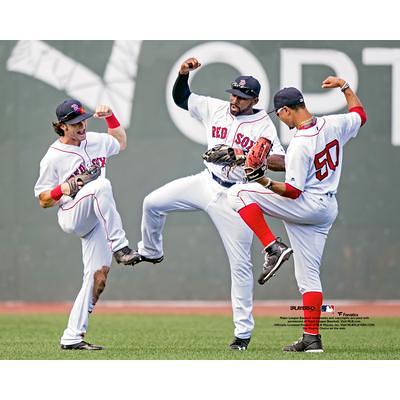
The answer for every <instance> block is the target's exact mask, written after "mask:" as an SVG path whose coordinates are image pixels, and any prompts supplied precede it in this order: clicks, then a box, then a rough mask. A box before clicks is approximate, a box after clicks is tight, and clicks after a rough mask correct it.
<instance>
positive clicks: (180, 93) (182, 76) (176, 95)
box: [172, 57, 201, 110]
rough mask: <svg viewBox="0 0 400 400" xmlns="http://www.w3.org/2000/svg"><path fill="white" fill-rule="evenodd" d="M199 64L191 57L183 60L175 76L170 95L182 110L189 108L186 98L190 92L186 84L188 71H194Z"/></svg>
mask: <svg viewBox="0 0 400 400" xmlns="http://www.w3.org/2000/svg"><path fill="white" fill-rule="evenodd" d="M200 66H201V64H200V63H199V61H198V60H197V59H196V58H193V57H192V58H188V59H187V60H185V61H184V62H183V63H182V65H181V67H180V69H179V73H178V77H177V78H176V81H175V84H174V87H173V89H172V97H173V99H174V102H175V104H176V105H177V106H178V107H180V108H183V109H184V110H188V109H189V106H188V99H189V96H190V95H191V93H192V92H191V91H190V88H189V84H188V80H189V72H190V71H194V70H195V69H197V68H199V67H200Z"/></svg>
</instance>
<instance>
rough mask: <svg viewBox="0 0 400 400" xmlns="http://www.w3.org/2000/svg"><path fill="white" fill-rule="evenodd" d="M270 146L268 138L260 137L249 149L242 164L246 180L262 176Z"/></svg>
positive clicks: (250, 180) (254, 179)
mask: <svg viewBox="0 0 400 400" xmlns="http://www.w3.org/2000/svg"><path fill="white" fill-rule="evenodd" d="M271 147H272V143H271V141H270V140H269V139H266V138H263V137H260V138H259V139H258V140H257V142H256V143H255V144H254V145H253V147H252V148H251V149H250V151H249V154H248V155H247V158H246V162H245V164H244V172H245V173H246V177H247V181H248V182H254V181H257V180H258V179H260V178H262V177H263V176H264V174H265V171H266V169H267V157H268V154H269V152H270V150H271Z"/></svg>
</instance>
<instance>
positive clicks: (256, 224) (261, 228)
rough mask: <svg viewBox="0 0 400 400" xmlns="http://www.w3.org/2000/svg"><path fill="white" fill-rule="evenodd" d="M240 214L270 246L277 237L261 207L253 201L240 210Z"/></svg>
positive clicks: (263, 242) (261, 239) (266, 244)
mask: <svg viewBox="0 0 400 400" xmlns="http://www.w3.org/2000/svg"><path fill="white" fill-rule="evenodd" d="M239 214H240V216H241V217H242V219H243V221H244V222H246V224H247V225H248V226H249V228H250V229H251V230H252V231H253V232H254V233H255V234H256V235H257V237H258V238H259V239H260V241H261V243H262V244H263V245H264V247H265V246H268V245H269V244H270V243H272V242H273V241H274V240H275V239H276V238H275V235H274V234H273V233H272V232H271V229H269V226H268V225H267V221H265V219H264V215H263V212H262V210H261V208H260V207H259V206H258V205H257V204H256V203H251V204H249V205H248V206H246V207H243V208H242V209H241V210H239Z"/></svg>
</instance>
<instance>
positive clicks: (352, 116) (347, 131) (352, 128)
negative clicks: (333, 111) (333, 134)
mask: <svg viewBox="0 0 400 400" xmlns="http://www.w3.org/2000/svg"><path fill="white" fill-rule="evenodd" d="M331 117H332V120H333V121H335V122H334V123H335V124H336V125H337V127H338V129H339V133H340V138H341V139H342V144H343V145H344V144H346V143H347V142H348V141H349V140H350V139H351V138H354V137H356V136H357V133H358V131H359V129H360V127H361V117H360V115H359V114H358V113H356V112H349V113H347V114H339V115H332V116H331Z"/></svg>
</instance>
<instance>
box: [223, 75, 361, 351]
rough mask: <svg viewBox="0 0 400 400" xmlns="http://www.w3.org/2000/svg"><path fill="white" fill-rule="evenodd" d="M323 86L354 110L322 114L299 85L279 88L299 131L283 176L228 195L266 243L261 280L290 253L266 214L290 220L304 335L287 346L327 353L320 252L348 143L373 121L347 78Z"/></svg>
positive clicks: (277, 99)
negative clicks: (306, 99)
mask: <svg viewBox="0 0 400 400" xmlns="http://www.w3.org/2000/svg"><path fill="white" fill-rule="evenodd" d="M322 87H323V88H340V89H341V91H342V92H343V94H344V96H345V98H346V101H347V106H348V110H349V112H348V113H347V114H340V115H329V116H323V117H318V118H317V117H314V116H313V115H312V114H310V112H309V111H308V110H307V108H306V105H305V103H304V98H303V95H302V93H301V92H300V91H299V90H297V89H296V88H293V87H290V88H284V89H282V90H280V91H279V92H277V93H276V94H275V96H274V110H273V111H275V113H276V115H277V116H278V117H279V119H280V120H281V121H282V122H284V123H285V124H286V125H287V126H288V127H289V128H290V129H292V130H293V132H294V134H293V138H292V140H291V141H290V144H289V147H288V149H287V154H286V159H285V164H286V174H285V182H277V181H273V180H271V179H270V178H267V177H262V178H260V179H259V180H258V181H257V182H254V183H248V184H244V185H235V186H234V187H232V188H231V189H230V191H229V195H228V198H229V201H230V203H231V205H232V207H233V209H235V210H236V211H238V213H239V214H240V216H241V217H242V219H243V220H244V221H245V222H246V224H247V225H248V226H249V227H250V228H251V229H252V230H253V231H254V233H255V234H256V235H257V237H258V238H259V239H260V241H261V242H262V243H263V245H264V246H265V248H266V249H265V251H266V254H265V256H266V261H265V264H264V267H263V271H262V273H261V276H260V278H259V280H258V282H259V283H261V284H264V283H265V282H266V281H267V280H268V279H269V278H271V276H273V275H274V274H275V272H276V271H277V270H278V268H279V267H280V266H281V265H282V261H284V258H285V252H287V251H288V248H287V246H285V245H282V244H281V243H280V242H279V241H278V240H277V239H276V238H275V236H274V234H273V233H272V232H271V230H270V229H269V227H268V225H267V223H266V221H265V219H264V217H263V212H264V213H265V214H267V215H268V216H271V217H275V218H279V219H282V220H283V222H284V224H285V227H286V230H287V233H288V236H289V240H290V243H291V246H292V248H293V251H294V266H295V276H296V281H297V284H298V287H299V291H300V293H301V294H302V298H303V306H304V333H303V336H302V337H301V338H300V339H299V340H298V341H297V342H295V343H293V344H292V345H289V346H286V347H285V348H284V349H283V350H284V351H301V352H303V351H304V352H322V351H323V347H322V341H321V336H320V334H319V320H320V314H321V305H322V287H321V281H320V277H319V270H320V264H321V258H322V253H323V250H324V246H325V242H326V239H327V236H328V233H329V230H330V228H331V226H332V224H333V222H334V220H335V218H336V216H337V214H338V206H337V202H336V192H337V189H338V185H339V179H340V173H341V170H342V161H343V147H344V145H345V144H346V143H347V142H348V141H349V140H350V139H351V138H353V137H355V136H356V135H357V133H358V130H359V129H360V127H361V126H362V125H364V124H365V122H366V120H367V116H366V113H365V110H364V108H363V106H362V104H361V101H360V100H359V99H358V97H357V96H356V95H355V94H354V92H353V91H352V90H351V88H350V86H349V84H348V83H347V82H346V81H344V80H343V79H341V78H337V77H332V76H329V77H328V78H326V79H325V80H324V81H323V82H322ZM289 251H291V249H289Z"/></svg>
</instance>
